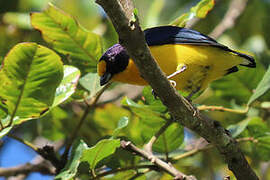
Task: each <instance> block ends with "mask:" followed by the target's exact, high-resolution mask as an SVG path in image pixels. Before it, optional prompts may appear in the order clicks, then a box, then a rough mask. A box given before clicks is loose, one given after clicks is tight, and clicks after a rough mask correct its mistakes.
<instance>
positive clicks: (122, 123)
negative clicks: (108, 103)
mask: <svg viewBox="0 0 270 180" xmlns="http://www.w3.org/2000/svg"><path fill="white" fill-rule="evenodd" d="M128 119H129V118H128V117H127V116H124V117H122V118H121V119H120V120H119V121H118V125H117V128H116V129H115V130H114V131H113V135H112V137H114V138H115V137H116V136H117V135H118V134H119V133H120V131H121V129H123V128H124V127H126V126H127V125H128Z"/></svg>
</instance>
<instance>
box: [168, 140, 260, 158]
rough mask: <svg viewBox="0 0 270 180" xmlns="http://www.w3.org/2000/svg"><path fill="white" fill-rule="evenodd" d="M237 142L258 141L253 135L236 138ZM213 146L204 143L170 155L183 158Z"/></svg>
mask: <svg viewBox="0 0 270 180" xmlns="http://www.w3.org/2000/svg"><path fill="white" fill-rule="evenodd" d="M236 141H237V142H239V143H242V142H253V143H258V140H257V139H255V138H254V137H244V138H238V139H236ZM213 147H214V146H213V145H212V144H205V145H204V146H202V147H200V148H197V147H195V148H193V149H191V150H189V151H187V152H185V153H183V154H180V155H178V156H174V157H172V160H179V159H183V158H186V157H190V156H193V155H195V154H197V153H199V152H201V151H205V150H208V149H211V148H213Z"/></svg>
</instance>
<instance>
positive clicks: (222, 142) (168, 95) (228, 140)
mask: <svg viewBox="0 0 270 180" xmlns="http://www.w3.org/2000/svg"><path fill="white" fill-rule="evenodd" d="M96 2H97V3H98V4H100V5H101V6H102V7H103V9H104V10H105V11H106V13H107V14H108V16H109V17H110V18H111V20H112V23H113V25H114V27H115V29H116V31H117V33H118V35H119V40H120V43H121V44H122V45H123V46H124V47H125V48H126V49H127V51H128V53H129V55H130V56H131V58H132V59H133V60H134V62H135V64H136V65H137V67H138V69H139V71H140V73H141V75H142V76H143V77H144V79H145V80H146V81H147V82H148V83H149V84H150V86H151V87H152V88H153V90H154V91H155V93H156V94H157V96H158V97H159V98H160V99H161V101H162V102H163V104H164V105H165V106H167V107H168V109H169V111H170V113H171V114H172V115H173V116H174V117H175V119H177V120H179V123H180V124H182V125H183V126H186V127H188V128H189V129H191V130H193V131H195V132H196V133H198V134H199V135H200V136H202V137H204V138H205V139H206V140H207V141H208V142H211V143H213V144H214V145H215V146H216V147H217V149H218V150H219V152H220V153H221V154H223V155H224V157H225V159H226V162H227V163H228V167H229V169H230V170H232V171H233V173H234V175H235V176H236V177H237V179H239V180H241V179H243V180H244V179H245V180H249V179H250V180H254V179H256V180H257V179H258V177H257V176H256V174H255V173H254V171H253V170H252V169H251V167H250V166H249V164H248V162H247V161H246V159H245V157H244V155H243V154H242V152H241V151H240V149H239V147H238V146H237V143H236V141H235V140H234V139H233V138H232V137H231V136H230V135H229V134H228V132H227V131H226V130H225V129H224V128H223V127H222V126H220V124H219V123H218V122H216V121H213V120H211V119H209V118H207V117H205V116H203V115H201V114H200V113H194V108H192V106H191V105H190V104H189V103H188V102H187V101H185V100H184V99H183V97H181V96H180V95H179V94H178V93H177V92H176V90H175V89H174V88H173V87H172V86H171V85H170V83H169V81H168V80H167V78H166V76H165V75H164V73H163V72H162V71H161V70H160V68H159V67H158V65H157V63H156V62H155V61H154V59H153V57H152V56H151V54H150V51H149V49H148V46H147V44H146V42H145V39H144V34H143V32H142V30H141V28H140V27H139V22H138V21H137V20H136V21H135V22H133V19H134V17H133V16H132V15H133V10H134V7H133V5H132V3H131V1H130V0H110V1H107V0H96Z"/></svg>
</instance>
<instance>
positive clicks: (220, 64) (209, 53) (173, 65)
mask: <svg viewBox="0 0 270 180" xmlns="http://www.w3.org/2000/svg"><path fill="white" fill-rule="evenodd" d="M150 51H151V53H152V55H153V56H154V58H155V60H156V61H157V62H158V64H159V66H160V67H161V69H162V70H163V72H164V73H165V74H166V75H167V76H168V75H170V74H172V73H174V72H175V71H177V68H178V67H179V65H185V66H186V70H185V71H184V72H182V73H180V74H178V75H176V76H175V77H173V78H172V80H174V81H175V82H176V89H178V90H182V91H186V92H192V91H196V90H197V89H198V88H199V89H205V88H206V87H207V85H208V84H209V83H210V82H212V81H213V80H216V79H218V78H220V77H222V76H223V75H224V74H226V73H227V70H228V69H230V68H232V67H233V66H236V65H238V64H240V63H241V62H242V61H243V60H242V58H241V57H239V56H237V55H235V54H233V53H231V52H228V51H225V50H222V49H219V48H216V47H211V46H198V45H183V44H168V45H160V46H150ZM112 80H113V81H120V82H124V83H129V84H136V85H147V83H146V81H145V80H144V79H143V78H142V77H141V76H140V74H139V71H138V69H137V67H136V66H135V64H134V62H133V61H132V60H131V61H129V64H128V66H127V68H126V69H125V70H124V71H123V72H121V73H118V74H115V75H114V76H113V78H112Z"/></svg>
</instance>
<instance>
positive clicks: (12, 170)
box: [0, 163, 54, 177]
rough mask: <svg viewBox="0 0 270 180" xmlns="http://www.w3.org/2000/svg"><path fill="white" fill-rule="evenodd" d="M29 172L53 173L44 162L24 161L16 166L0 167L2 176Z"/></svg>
mask: <svg viewBox="0 0 270 180" xmlns="http://www.w3.org/2000/svg"><path fill="white" fill-rule="evenodd" d="M30 172H39V173H41V174H49V175H53V174H54V172H53V171H51V169H50V168H49V167H48V166H46V165H45V164H44V163H40V164H30V163H26V164H23V165H19V166H16V167H9V168H0V176H2V177H9V176H16V175H18V174H29V173H30Z"/></svg>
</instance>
